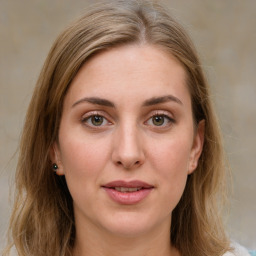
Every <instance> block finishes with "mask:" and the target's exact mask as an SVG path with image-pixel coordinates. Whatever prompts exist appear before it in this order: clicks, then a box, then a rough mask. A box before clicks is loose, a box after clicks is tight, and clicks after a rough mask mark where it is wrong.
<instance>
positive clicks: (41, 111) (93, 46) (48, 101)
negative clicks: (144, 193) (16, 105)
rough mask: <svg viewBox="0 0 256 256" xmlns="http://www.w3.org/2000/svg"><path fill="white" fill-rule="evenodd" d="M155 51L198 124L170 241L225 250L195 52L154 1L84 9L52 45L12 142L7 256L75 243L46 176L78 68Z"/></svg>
mask: <svg viewBox="0 0 256 256" xmlns="http://www.w3.org/2000/svg"><path fill="white" fill-rule="evenodd" d="M128 44H140V45H141V44H142V45H143V44H145V45H152V46H157V47H160V48H161V49H163V50H164V51H165V52H167V53H168V54H170V55H172V56H174V57H175V58H176V59H177V60H179V62H180V63H181V64H182V65H183V67H184V70H185V71H186V76H187V77H186V79H187V80H186V82H187V86H188V88H189V91H190V95H191V101H192V110H193V115H194V121H195V124H197V123H198V122H199V121H200V120H205V141H204V147H203V152H202V155H201V157H200V159H199V163H198V167H197V169H196V170H195V171H194V172H193V174H191V175H190V176H189V177H188V181H187V185H186V188H185V191H184V193H183V196H182V198H181V200H180V202H179V203H178V205H177V207H176V208H175V209H174V211H173V214H172V227H171V230H170V242H171V243H172V244H173V245H174V246H175V247H176V248H177V249H178V250H179V251H180V253H181V255H182V256H212V255H215V256H220V255H222V254H223V253H225V252H226V251H227V250H228V249H229V240H228V239H227V237H226V235H225V232H224V228H223V224H222V219H221V214H220V210H219V209H220V207H219V206H220V204H219V203H220V201H221V200H220V199H222V198H223V197H224V192H225V184H226V183H225V180H226V179H225V177H226V172H225V166H224V161H223V146H222V142H221V136H220V133H219V127H218V123H217V121H216V117H215V114H214V111H213V108H212V103H211V99H210V95H209V88H208V85H207V82H206V79H205V77H204V74H203V71H202V68H201V64H200V62H199V59H198V56H197V53H196V50H195V48H194V46H193V44H192V42H191V40H190V38H189V37H188V35H187V34H186V32H185V31H184V29H183V28H182V27H181V25H180V24H179V23H177V22H176V21H175V20H174V19H173V18H172V17H171V16H170V14H169V13H168V12H167V11H166V8H164V7H163V6H161V5H160V4H158V3H156V2H154V1H138V0H137V1H135V0H129V1H125V0H117V1H106V2H105V3H103V4H97V5H96V6H94V7H92V8H90V9H89V10H87V11H86V13H85V14H84V15H83V16H82V17H81V18H80V19H79V20H77V21H76V22H75V23H73V24H72V25H71V26H69V27H68V28H67V29H66V30H65V31H64V32H63V33H62V34H61V35H60V36H59V37H58V38H57V40H56V41H55V43H54V44H53V46H52V48H51V50H50V52H49V55H48V57H47V59H46V61H45V64H44V66H43V68H42V71H41V73H40V76H39V79H38V81H37V84H36V87H35V90H34V94H33V96H32V99H31V102H30V105H29V108H28V112H27V115H26V121H25V125H24V130H23V134H22V138H21V142H20V153H19V154H20V155H19V160H18V165H17V173H16V195H15V203H14V209H13V213H12V216H11V221H10V229H9V237H10V246H9V249H8V250H6V252H5V255H9V253H10V247H11V246H14V247H15V248H16V250H17V252H18V255H20V256H28V255H29V256H69V255H72V248H73V245H74V241H75V238H76V231H75V223H74V214H73V206H72V198H71V196H70V194H69V191H68V188H67V185H66V181H65V177H59V176H56V175H55V174H54V172H53V171H52V164H51V160H50V156H49V155H50V149H51V147H52V145H53V143H54V142H55V141H57V140H58V130H59V125H60V120H61V114H62V107H63V101H64V98H65V95H66V93H67V91H68V89H69V86H70V83H71V82H72V79H73V78H74V77H75V76H76V74H77V72H78V71H79V69H80V67H81V66H82V65H83V64H84V63H85V62H86V61H87V60H88V59H89V58H92V57H93V56H94V55H96V54H98V53H99V52H101V51H104V50H107V49H111V48H114V47H117V46H120V45H128Z"/></svg>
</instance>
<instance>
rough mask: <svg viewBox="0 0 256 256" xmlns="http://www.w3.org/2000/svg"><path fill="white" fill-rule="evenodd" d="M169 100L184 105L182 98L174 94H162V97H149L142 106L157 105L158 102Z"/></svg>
mask: <svg viewBox="0 0 256 256" xmlns="http://www.w3.org/2000/svg"><path fill="white" fill-rule="evenodd" d="M169 101H172V102H175V103H178V104H180V105H183V103H182V102H181V100H180V99H178V98H177V97H175V96H173V95H165V96H161V97H153V98H151V99H148V100H146V101H145V102H144V103H143V105H142V106H143V107H147V106H152V105H157V104H161V103H165V102H169Z"/></svg>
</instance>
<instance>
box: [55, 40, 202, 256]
mask: <svg viewBox="0 0 256 256" xmlns="http://www.w3.org/2000/svg"><path fill="white" fill-rule="evenodd" d="M185 80H186V74H185V71H184V69H183V67H182V66H181V65H180V63H179V62H178V61H177V60H176V59H175V58H174V57H173V56H171V55H170V54H166V52H164V51H163V50H161V49H159V48H157V47H155V46H150V45H128V46H122V47H118V48H114V49H111V50H108V51H105V52H102V53H100V54H98V55H96V56H95V57H93V58H92V59H90V61H88V62H87V63H85V64H84V66H83V67H82V68H81V69H80V71H79V72H78V74H77V75H76V77H75V79H74V80H73V81H72V84H71V87H70V89H69V91H68V93H67V95H66V98H65V100H64V106H63V115H62V119H61V123H60V129H59V142H58V143H55V144H54V146H53V153H52V161H53V162H56V163H57V164H58V166H59V169H58V171H57V174H58V175H65V177H66V180H67V184H68V187H69V190H70V193H71V195H72V198H73V200H74V203H73V204H74V213H75V222H76V232H77V235H76V242H75V249H74V255H80V256H82V255H87V256H90V255H94V256H95V255H133V256H134V255H138V256H141V255H147V256H149V255H162V256H164V255H179V252H178V251H177V250H176V249H175V248H173V247H172V246H171V244H170V235H169V234H170V227H171V214H172V211H173V209H174V208H175V207H176V205H177V203H178V202H179V200H180V198H181V195H182V193H183V191H184V187H185V185H186V181H187V176H188V175H189V174H191V173H192V172H193V171H194V170H195V168H196V167H197V162H198V158H199V156H200V154H201V151H202V146H203V137H204V123H203V122H200V123H199V125H198V126H197V128H195V126H194V122H193V118H192V109H191V99H190V94H189V91H188V88H187V86H186V83H185ZM166 96H168V97H166ZM92 97H93V98H95V97H97V98H100V99H104V100H107V101H108V102H105V101H102V100H101V102H99V101H97V104H95V99H94V100H91V98H92ZM88 98H89V99H90V100H89V101H90V102H88ZM155 98H160V102H158V103H157V102H156V101H155V102H154V101H153V100H152V99H155ZM161 101H162V102H161ZM102 103H104V105H102ZM106 103H107V104H106ZM111 105H114V106H111ZM95 115H97V116H100V119H99V118H98V119H97V117H96V119H95ZM95 120H96V121H97V122H94V121H95ZM95 124H97V125H95ZM114 180H125V181H131V180H141V181H144V182H147V183H148V184H151V185H153V186H154V189H153V190H152V191H151V192H150V194H149V195H148V196H147V197H146V198H145V199H143V200H142V201H140V202H139V203H137V204H134V205H122V204H119V203H117V202H115V201H113V200H112V199H111V198H110V197H109V196H108V194H107V193H106V192H105V190H104V189H103V188H102V185H104V184H106V183H108V182H111V181H114ZM131 245H132V246H131Z"/></svg>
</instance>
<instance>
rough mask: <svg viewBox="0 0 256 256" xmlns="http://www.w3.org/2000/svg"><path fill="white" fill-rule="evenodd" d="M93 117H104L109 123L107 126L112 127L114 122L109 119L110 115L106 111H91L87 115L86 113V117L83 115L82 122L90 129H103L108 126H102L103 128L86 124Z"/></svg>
mask: <svg viewBox="0 0 256 256" xmlns="http://www.w3.org/2000/svg"><path fill="white" fill-rule="evenodd" d="M93 116H101V117H103V118H104V119H105V120H106V121H107V123H108V124H107V125H110V124H112V123H113V122H112V121H111V118H110V117H109V115H108V114H106V112H104V111H98V110H93V111H89V112H87V113H85V114H84V115H82V117H81V119H80V121H81V122H82V123H83V124H84V125H86V126H87V127H89V128H92V129H102V128H104V127H106V126H107V125H102V126H93V125H90V124H88V123H86V120H88V119H89V118H91V117H93Z"/></svg>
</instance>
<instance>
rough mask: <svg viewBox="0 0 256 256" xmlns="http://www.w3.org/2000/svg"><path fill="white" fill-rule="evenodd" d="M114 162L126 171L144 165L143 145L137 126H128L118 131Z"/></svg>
mask: <svg viewBox="0 0 256 256" xmlns="http://www.w3.org/2000/svg"><path fill="white" fill-rule="evenodd" d="M112 160H113V162H114V164H115V165H117V166H121V167H123V168H124V169H135V168H137V167H139V166H141V165H142V164H143V163H144V161H145V154H144V150H143V143H142V139H141V136H140V134H139V131H138V128H136V125H134V126H131V125H126V126H125V127H120V129H118V130H117V131H116V134H115V138H114V148H113V152H112Z"/></svg>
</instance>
